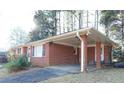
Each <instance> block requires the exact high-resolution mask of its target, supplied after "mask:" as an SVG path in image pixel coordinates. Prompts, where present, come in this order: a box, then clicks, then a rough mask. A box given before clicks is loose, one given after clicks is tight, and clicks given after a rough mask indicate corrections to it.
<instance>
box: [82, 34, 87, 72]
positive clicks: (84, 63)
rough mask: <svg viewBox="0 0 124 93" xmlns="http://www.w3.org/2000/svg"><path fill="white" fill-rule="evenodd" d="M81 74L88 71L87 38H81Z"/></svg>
mask: <svg viewBox="0 0 124 93" xmlns="http://www.w3.org/2000/svg"><path fill="white" fill-rule="evenodd" d="M81 38H82V41H81V72H86V71H87V36H86V35H83V36H81Z"/></svg>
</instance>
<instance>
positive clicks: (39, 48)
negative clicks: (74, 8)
mask: <svg viewBox="0 0 124 93" xmlns="http://www.w3.org/2000/svg"><path fill="white" fill-rule="evenodd" d="M114 46H116V43H114V42H113V41H112V40H110V39H109V38H107V37H106V36H104V35H103V34H102V33H101V32H99V31H97V30H95V29H93V28H85V29H80V30H77V31H72V32H68V33H64V34H61V35H57V36H53V37H49V38H47V39H43V40H38V41H35V42H30V43H27V44H25V45H20V46H18V47H16V48H15V54H16V55H17V56H18V55H19V54H25V55H27V56H28V58H29V60H30V62H31V63H32V65H33V66H40V67H45V66H49V65H60V64H80V67H81V72H83V71H86V70H87V66H88V65H89V64H91V65H92V64H95V65H96V68H98V69H99V68H101V64H103V63H104V64H109V63H110V62H111V60H112V55H111V52H112V48H113V47H114Z"/></svg>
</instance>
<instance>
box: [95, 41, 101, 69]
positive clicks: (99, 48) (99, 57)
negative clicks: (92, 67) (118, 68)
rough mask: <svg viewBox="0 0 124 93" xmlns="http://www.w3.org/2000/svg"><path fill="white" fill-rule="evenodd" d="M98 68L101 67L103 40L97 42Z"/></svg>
mask: <svg viewBox="0 0 124 93" xmlns="http://www.w3.org/2000/svg"><path fill="white" fill-rule="evenodd" d="M96 68H97V69H100V68H101V42H96Z"/></svg>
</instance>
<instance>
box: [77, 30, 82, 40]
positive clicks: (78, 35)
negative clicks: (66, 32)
mask: <svg viewBox="0 0 124 93" xmlns="http://www.w3.org/2000/svg"><path fill="white" fill-rule="evenodd" d="M76 36H77V37H78V38H79V39H80V41H82V38H81V37H80V34H79V31H77V33H76Z"/></svg>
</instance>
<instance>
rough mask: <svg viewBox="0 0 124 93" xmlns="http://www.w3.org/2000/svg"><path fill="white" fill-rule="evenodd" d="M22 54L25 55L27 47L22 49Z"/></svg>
mask: <svg viewBox="0 0 124 93" xmlns="http://www.w3.org/2000/svg"><path fill="white" fill-rule="evenodd" d="M22 54H23V55H26V54H27V47H22Z"/></svg>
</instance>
